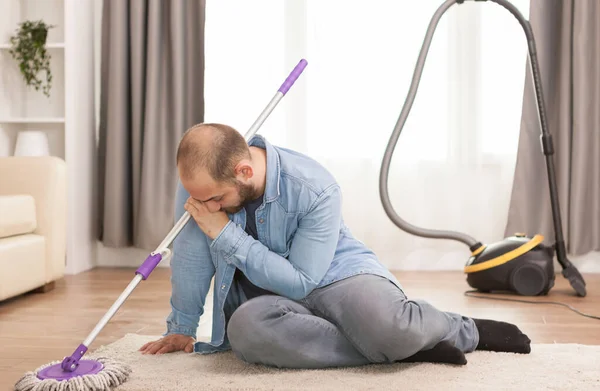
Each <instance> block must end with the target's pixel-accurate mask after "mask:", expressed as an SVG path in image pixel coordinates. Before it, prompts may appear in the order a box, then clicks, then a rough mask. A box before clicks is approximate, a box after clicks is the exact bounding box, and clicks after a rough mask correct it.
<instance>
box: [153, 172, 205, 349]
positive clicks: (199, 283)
mask: <svg viewBox="0 0 600 391" xmlns="http://www.w3.org/2000/svg"><path fill="white" fill-rule="evenodd" d="M188 197H189V194H188V192H187V191H186V190H185V188H184V187H183V186H182V185H181V183H178V185H177V191H176V195H175V221H176V222H177V221H178V220H179V219H180V218H181V216H182V215H183V214H184V212H185V209H184V205H185V202H186V200H187V199H188ZM214 274H215V267H214V265H213V262H212V259H211V255H210V249H209V247H208V238H207V237H206V235H205V234H204V232H202V231H201V230H200V228H199V227H198V225H197V224H194V223H193V221H191V222H188V224H186V225H185V227H184V228H183V229H182V230H181V232H180V233H179V235H177V237H176V238H175V240H174V241H173V256H172V258H171V287H172V288H171V289H172V290H171V300H170V303H171V313H170V314H169V316H168V318H167V332H166V333H165V334H164V335H169V334H184V335H189V336H192V337H194V338H196V329H197V328H198V321H199V320H200V316H202V314H203V313H204V304H205V300H206V295H207V293H208V290H209V289H210V283H211V280H212V277H213V275H214Z"/></svg>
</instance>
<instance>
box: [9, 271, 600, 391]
mask: <svg viewBox="0 0 600 391" xmlns="http://www.w3.org/2000/svg"><path fill="white" fill-rule="evenodd" d="M169 273H170V272H169V270H168V269H165V268H157V269H156V270H155V271H154V273H153V274H152V276H151V277H150V279H149V280H147V281H142V283H141V284H140V285H138V287H137V289H136V290H135V291H134V292H133V293H132V295H131V296H130V297H129V299H128V300H127V301H126V302H125V304H124V305H123V306H122V307H121V309H120V310H119V312H118V313H117V314H116V315H115V316H114V317H113V319H112V320H111V321H110V322H109V324H108V325H107V326H106V327H105V328H104V329H103V330H102V331H101V333H100V335H99V336H98V338H97V339H96V340H95V341H94V343H93V344H92V346H91V350H94V349H96V348H97V347H99V346H100V345H103V344H108V343H111V342H113V341H116V340H117V339H119V338H121V337H123V336H124V335H125V334H126V333H139V334H148V335H160V334H161V333H162V332H163V331H164V329H165V317H166V316H167V315H168V314H169V296H170V283H169ZM396 275H397V276H398V278H399V280H400V282H401V283H402V284H403V285H404V287H405V290H406V293H407V295H408V296H409V298H422V299H426V300H428V301H429V302H430V303H432V304H433V305H435V306H436V307H438V308H439V309H441V310H445V311H452V312H458V313H461V314H463V315H466V316H471V317H477V318H488V319H497V320H504V321H507V322H511V323H515V324H517V325H518V326H519V327H520V328H521V329H522V330H523V331H524V332H525V333H526V334H528V335H529V336H530V338H531V339H532V341H533V343H581V344H594V345H598V344H600V320H597V319H590V318H586V317H583V316H580V315H578V314H576V313H575V312H573V311H570V310H569V309H568V308H565V307H563V306H558V305H550V304H527V303H514V302H505V301H497V300H486V299H479V298H471V297H467V296H465V295H464V291H465V290H468V289H470V287H469V286H468V285H467V283H466V281H465V278H464V275H463V274H462V273H460V272H398V273H396ZM133 276H134V269H96V270H93V271H90V272H87V273H82V274H79V275H76V276H67V277H65V278H64V279H63V280H60V281H59V282H57V283H56V287H55V289H54V290H52V291H50V292H47V293H35V294H26V295H23V296H19V297H17V298H14V299H11V300H8V301H5V302H0V390H11V389H12V386H13V385H14V383H15V382H16V381H17V379H18V378H19V377H20V376H22V375H23V374H24V373H25V372H27V371H30V370H34V369H36V368H38V367H39V366H40V365H42V364H45V363H48V362H50V361H55V360H61V359H62V358H63V357H64V356H67V355H70V354H71V353H72V352H73V349H75V348H76V347H77V346H78V345H79V344H80V343H81V342H82V341H83V340H84V339H85V338H86V337H87V335H88V334H89V333H90V332H91V331H92V329H93V328H94V326H95V325H96V323H97V322H98V321H99V320H100V318H102V316H103V315H104V314H105V313H106V311H107V310H108V308H109V307H110V306H111V305H112V304H113V302H114V301H115V299H116V298H117V297H118V296H119V295H120V294H121V292H122V291H123V290H124V288H125V287H126V286H127V284H128V283H129V282H130V281H131V279H132V278H133ZM584 278H585V279H586V283H587V288H588V296H587V297H585V298H579V297H576V296H575V295H574V292H573V290H572V289H571V287H570V286H569V284H568V282H567V281H566V280H565V279H564V278H563V277H562V276H561V275H557V283H556V286H555V287H554V288H553V290H552V291H551V294H550V295H549V296H547V297H542V298H534V299H533V300H537V301H549V300H552V301H560V302H564V303H567V304H570V305H572V306H573V307H575V308H576V309H578V310H580V311H582V312H584V313H589V314H594V315H600V274H589V275H585V276H584ZM503 297H504V296H503ZM520 299H527V300H531V299H532V298H520ZM211 302H212V300H210V299H209V300H207V303H211ZM207 310H208V313H209V314H210V311H211V309H210V307H209V308H207ZM209 314H208V316H204V317H203V319H202V320H201V324H200V327H199V329H198V334H199V335H209V333H210V315H209Z"/></svg>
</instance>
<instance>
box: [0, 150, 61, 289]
mask: <svg viewBox="0 0 600 391" xmlns="http://www.w3.org/2000/svg"><path fill="white" fill-rule="evenodd" d="M66 204H67V182H66V164H65V162H64V161H63V160H62V159H60V158H57V157H53V156H31V157H26V156H23V157H21V156H14V157H2V158H0V300H4V299H7V298H10V297H13V296H17V295H20V294H22V293H25V292H29V291H32V290H37V291H47V290H49V289H52V288H53V287H54V282H55V281H56V280H58V279H60V278H62V277H63V276H64V270H65V256H66V234H67V227H66V221H67V209H66V208H67V205H66Z"/></svg>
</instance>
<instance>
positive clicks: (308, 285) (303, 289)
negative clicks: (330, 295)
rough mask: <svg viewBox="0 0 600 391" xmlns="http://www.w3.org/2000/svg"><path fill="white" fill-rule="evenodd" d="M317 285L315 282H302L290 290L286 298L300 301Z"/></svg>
mask: <svg viewBox="0 0 600 391" xmlns="http://www.w3.org/2000/svg"><path fill="white" fill-rule="evenodd" d="M317 285H318V283H317V282H315V281H312V280H310V281H308V280H304V281H301V283H300V284H296V285H295V286H294V289H292V290H291V292H290V293H289V295H288V297H289V298H290V299H292V300H302V299H304V298H305V297H306V296H308V295H310V293H311V292H312V291H314V290H315V289H316V287H317Z"/></svg>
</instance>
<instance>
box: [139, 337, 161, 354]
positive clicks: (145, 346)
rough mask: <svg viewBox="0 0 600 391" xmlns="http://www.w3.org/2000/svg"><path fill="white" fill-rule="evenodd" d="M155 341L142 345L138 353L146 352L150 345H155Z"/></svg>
mask: <svg viewBox="0 0 600 391" xmlns="http://www.w3.org/2000/svg"><path fill="white" fill-rule="evenodd" d="M157 342H158V340H157V341H150V342H146V343H145V344H144V345H142V347H141V348H140V349H139V351H140V352H144V351H146V350H148V348H149V347H151V346H152V345H154V344H155V343H157Z"/></svg>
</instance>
